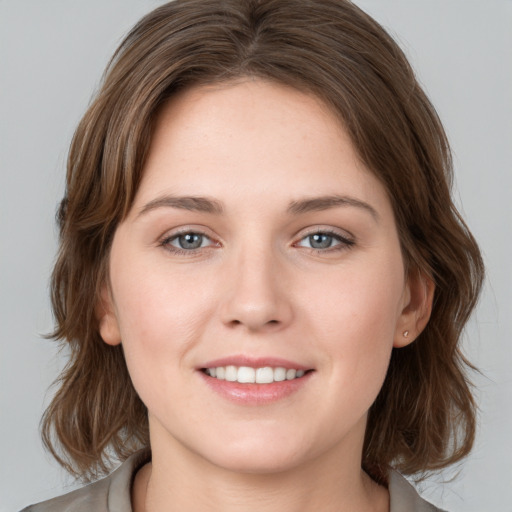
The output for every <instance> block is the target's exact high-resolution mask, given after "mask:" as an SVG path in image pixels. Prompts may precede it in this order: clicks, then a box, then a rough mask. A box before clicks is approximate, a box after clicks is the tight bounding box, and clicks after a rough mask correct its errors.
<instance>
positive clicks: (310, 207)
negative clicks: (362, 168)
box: [288, 195, 380, 222]
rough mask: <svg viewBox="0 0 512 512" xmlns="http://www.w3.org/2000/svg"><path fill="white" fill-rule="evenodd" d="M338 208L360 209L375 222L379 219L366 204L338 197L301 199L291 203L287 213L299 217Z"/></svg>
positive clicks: (375, 212)
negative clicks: (350, 207)
mask: <svg viewBox="0 0 512 512" xmlns="http://www.w3.org/2000/svg"><path fill="white" fill-rule="evenodd" d="M340 206H352V207H356V208H361V209H363V210H365V211H367V212H368V213H370V215H371V216H372V217H373V218H374V219H375V220H376V221H377V222H378V221H379V219H380V215H379V214H378V212H377V210H376V209H375V208H373V206H371V205H369V204H368V203H365V202H364V201H361V200H360V199H356V198H355V197H350V196H339V195H331V196H321V197H312V198H306V199H301V200H300V201H292V202H291V203H290V205H289V206H288V213H291V214H293V215H299V214H301V213H308V212H319V211H323V210H329V209H330V208H337V207H340Z"/></svg>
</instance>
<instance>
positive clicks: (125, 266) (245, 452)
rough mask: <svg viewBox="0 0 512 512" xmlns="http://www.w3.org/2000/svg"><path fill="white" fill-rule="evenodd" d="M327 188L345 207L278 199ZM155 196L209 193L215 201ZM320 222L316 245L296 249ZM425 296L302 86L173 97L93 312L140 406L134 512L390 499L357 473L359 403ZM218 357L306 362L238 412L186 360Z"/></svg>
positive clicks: (378, 503)
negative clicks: (144, 431)
mask: <svg viewBox="0 0 512 512" xmlns="http://www.w3.org/2000/svg"><path fill="white" fill-rule="evenodd" d="M333 195H337V196H342V197H344V198H349V201H348V202H347V201H345V203H343V204H341V205H340V204H338V205H336V206H333V205H331V207H328V208H327V207H325V208H323V209H321V210H318V211H317V210H315V211H311V210H308V211H303V212H300V213H297V212H289V211H288V210H289V206H290V203H292V202H293V201H301V200H304V199H311V198H318V197H325V196H329V197H332V196H333ZM169 196H172V197H177V196H195V197H196V196H200V197H204V198H208V199H209V200H215V201H217V202H218V203H219V204H220V205H221V207H222V213H218V212H217V213H214V212H205V211H194V210H190V209H187V208H183V207H180V208H178V207H173V206H170V205H169V200H168V199H166V200H164V201H162V198H165V197H167V198H168V197H169ZM364 205H366V206H364ZM324 206H325V205H324ZM178 231H179V232H180V233H181V234H183V231H184V232H188V233H199V234H202V235H203V238H202V242H201V244H202V246H201V247H199V248H198V249H194V250H189V249H186V250H184V249H181V252H176V249H179V242H180V239H179V238H177V232H178ZM331 232H334V233H335V234H334V235H332V234H330V233H331ZM319 233H320V234H321V233H327V235H325V236H326V237H327V238H325V237H324V238H323V240H324V241H327V242H328V243H329V244H331V245H330V247H326V248H316V249H315V248H313V247H312V239H311V238H309V237H310V236H311V235H314V234H319ZM329 236H332V238H329ZM181 240H182V239H181ZM313 245H314V244H313ZM187 251H188V252H187ZM432 291H433V287H432V285H431V283H430V282H429V281H428V280H427V279H426V278H424V277H422V276H415V277H409V276H406V275H405V271H404V263H403V260H402V254H401V251H400V243H399V239H398V234H397V229H396V225H395V220H394V217H393V211H392V207H391V203H390V200H389V198H388V195H387V193H386V190H385V189H384V187H383V186H382V185H381V183H380V182H379V181H378V179H377V178H376V177H375V176H374V175H373V174H371V173H370V172H369V171H368V170H367V169H366V168H365V167H364V166H363V165H362V163H361V162H360V160H359V158H358V156H357V154H356V152H355V150H354V147H353V145H352V143H351V141H350V139H349V137H348V136H347V134H346V132H345V130H344V129H343V127H342V126H341V124H340V123H339V121H338V120H337V119H336V118H335V117H334V116H333V114H332V113H331V112H329V110H328V109H327V108H326V107H325V106H324V105H323V104H322V103H321V102H320V101H319V100H318V99H317V98H315V97H313V96H310V95H306V94H304V93H301V92H299V91H296V90H294V89H290V88H287V87H284V86H281V85H276V84H272V83H268V82H264V81H259V80H247V81H241V82H237V83H231V84H222V85H218V86H215V87H213V86H209V87H200V88H195V89H191V90H187V91H185V92H183V93H181V94H180V95H179V96H176V97H174V98H172V99H171V100H170V102H169V103H167V104H166V105H165V106H164V107H163V108H162V110H161V112H160V115H159V117H158V119H157V123H156V128H155V132H154V136H153V139H152V144H151V147H150V151H149V156H148V159H147V162H146V164H145V168H144V174H143V179H142V183H141V185H140V188H139V190H138V193H137V195H136V198H135V201H134V204H133V207H132V209H131V212H130V213H129V215H128V216H127V218H126V219H125V220H124V221H123V222H122V223H121V224H120V225H119V226H118V228H117V231H116V233H115V236H114V240H113V244H112V249H111V255H110V281H109V283H106V284H105V287H104V290H103V294H102V296H103V301H102V304H101V305H100V308H99V309H100V314H99V316H100V333H101V335H102V337H103V339H104V341H105V342H106V343H109V344H111V345H116V344H119V343H122V344H123V348H124V352H125V355H126V361H127V365H128V370H129V372H130V375H131V377H132V380H133V384H134V386H135V388H136V390H137V392H138V393H139V395H140V397H141V399H142V400H143V402H144V403H145V404H146V406H147V408H148V412H149V425H150V437H151V446H152V450H153V459H152V462H151V464H148V465H147V466H145V467H144V468H143V469H142V470H141V471H139V473H138V475H137V478H136V481H135V485H134V490H133V503H134V509H135V510H136V511H139V510H147V511H164V510H165V511H171V510H180V511H181V510H212V511H213V510H215V511H224V512H226V511H231V510H241V509H243V510H244V511H251V510H258V511H259V512H261V511H262V510H263V511H271V510H279V511H280V512H283V511H285V512H286V511H294V512H298V511H313V510H315V511H317V510H322V511H327V512H328V511H339V510H358V511H362V512H364V511H370V510H372V511H373V510H379V511H386V510H389V497H388V493H387V490H386V489H385V488H383V487H380V486H378V485H377V484H375V483H373V482H372V481H371V480H370V478H369V477H368V476H367V475H366V474H365V473H364V472H363V471H362V470H361V452H362V446H363V438H364V432H365V426H366V417H367V411H368V409H369V407H370V406H371V404H372V402H373V401H374V400H375V398H376V396H377V394H378V392H379V390H380V388H381V386H382V383H383V380H384V377H385V374H386V370H387V367H388V363H389V358H390V354H391V350H392V348H393V346H395V347H400V346H403V345H405V344H408V343H410V342H411V341H413V340H414V338H415V337H416V336H417V334H418V333H419V332H420V331H421V330H422V329H423V327H424V326H425V324H426V322H427V321H428V316H429V312H430V303H431V300H432ZM406 330H407V331H409V335H408V336H407V337H404V335H403V333H404V331H406ZM232 355H247V356H251V357H264V356H266V357H271V356H272V357H280V358H284V359H287V360H290V361H294V362H297V363H300V364H301V365H304V366H306V367H307V368H310V369H312V370H314V371H313V372H311V374H310V375H309V377H308V380H307V382H306V383H305V384H304V385H302V386H301V387H300V388H299V389H298V390H297V391H296V392H295V393H292V394H291V395H290V396H288V397H286V398H284V399H281V400H278V401H277V402H272V403H269V404H262V405H256V406H255V405H250V406H248V405H245V404H240V403H235V402H233V401H230V400H227V399H226V398H224V397H222V396H219V395H218V394H217V393H215V392H214V391H212V390H211V389H210V388H209V386H207V385H206V384H205V378H204V376H203V375H202V374H201V372H200V371H199V370H198V368H200V367H202V366H204V365H205V363H206V362H208V361H212V360H214V359H218V358H221V357H226V356H232Z"/></svg>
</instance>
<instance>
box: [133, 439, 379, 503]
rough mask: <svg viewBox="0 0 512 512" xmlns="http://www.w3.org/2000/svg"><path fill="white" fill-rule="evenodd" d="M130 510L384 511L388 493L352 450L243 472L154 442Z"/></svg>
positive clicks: (174, 447) (183, 449) (179, 446)
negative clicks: (287, 465)
mask: <svg viewBox="0 0 512 512" xmlns="http://www.w3.org/2000/svg"><path fill="white" fill-rule="evenodd" d="M166 444H167V443H166ZM155 448H156V449H155ZM165 448H168V449H165ZM350 451H352V450H350ZM359 453H360V452H359ZM133 509H134V512H173V511H180V512H181V511H182V510H208V511H211V512H232V511H233V512H234V511H237V512H238V511H239V510H244V512H253V511H257V512H277V511H279V512H309V511H315V512H316V511H317V510H322V512H340V511H342V510H357V511H360V512H370V511H378V512H387V511H388V510H389V496H388V492H387V490H386V489H385V488H384V487H381V486H379V485H377V484H376V483H375V482H373V481H372V480H371V479H370V478H369V477H368V475H366V473H364V472H363V471H362V470H361V468H360V456H359V457H357V456H356V457H354V454H353V453H344V454H343V453H340V452H339V450H333V451H332V452H331V453H328V454H322V455H320V456H318V457H315V458H312V459H311V460H308V461H307V463H305V464H301V465H298V466H295V467H293V468H285V469H283V470H281V471H275V472H266V473H243V472H239V471H233V470H230V469H226V468H222V467H219V466H217V465H214V464H212V463H211V462H210V461H208V460H205V459H204V458H202V457H200V456H199V455H197V454H195V453H191V452H189V451H188V450H187V449H186V448H184V447H183V446H182V445H180V444H176V445H174V446H172V447H169V446H167V447H164V446H158V447H155V446H154V448H153V460H152V462H151V463H149V464H148V465H146V466H144V468H142V470H140V471H139V473H138V475H137V478H136V481H135V485H134V495H133Z"/></svg>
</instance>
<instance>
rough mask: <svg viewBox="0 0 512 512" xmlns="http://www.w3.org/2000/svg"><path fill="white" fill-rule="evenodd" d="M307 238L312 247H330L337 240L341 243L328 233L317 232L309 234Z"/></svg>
mask: <svg viewBox="0 0 512 512" xmlns="http://www.w3.org/2000/svg"><path fill="white" fill-rule="evenodd" d="M307 239H308V242H309V246H310V247H311V248H312V249H328V248H329V247H332V246H333V245H334V244H335V243H336V242H337V243H339V241H338V240H336V239H335V237H334V236H333V235H329V234H327V233H315V234H314V235H309V236H308V237H307Z"/></svg>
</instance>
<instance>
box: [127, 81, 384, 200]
mask: <svg viewBox="0 0 512 512" xmlns="http://www.w3.org/2000/svg"><path fill="white" fill-rule="evenodd" d="M334 186H336V187H338V189H339V190H337V192H339V193H340V194H346V193H350V194H351V195H355V196H357V197H359V198H360V199H361V200H364V201H367V200H368V199H370V197H369V196H371V195H375V192H376V191H377V192H378V194H377V195H380V196H382V192H383V191H382V190H381V189H382V187H381V186H380V184H379V183H378V181H377V180H376V178H375V177H374V176H373V175H372V173H370V172H369V171H368V170H367V169H366V168H365V166H364V165H363V164H362V163H361V160H360V158H359V156H358V154H357V152H356V150H355V148H354V146H353V144H352V142H351V140H350V137H349V136H348V134H347V132H346V130H345V129H344V127H343V125H342V123H341V122H340V121H339V119H338V117H337V116H336V115H335V114H334V113H333V112H332V111H331V110H330V109H329V108H328V107H327V106H326V105H325V104H324V103H323V102H322V101H321V100H320V99H318V98H317V97H316V96H314V95H312V94H307V93H304V92H301V91H298V90H296V89H294V88H291V87H288V86H285V85H280V84H276V83H273V82H267V81H262V80H246V81H238V82H235V83H227V84H218V85H213V86H202V87H195V88H191V89H188V90H185V91H182V92H180V93H179V94H178V95H176V96H174V97H173V98H171V99H170V100H169V101H168V102H167V103H166V104H165V105H164V106H163V107H162V109H161V110H160V112H159V114H158V116H157V118H156V123H155V128H154V132H153V137H152V141H151V145H150V150H149V153H148V157H147V160H146V163H145V167H144V172H143V179H142V183H141V186H140V189H139V192H138V194H137V197H136V206H137V205H138V206H140V204H142V203H144V202H147V201H150V200H152V199H154V198H155V195H157V194H162V193H167V194H180V195H181V194H186V195H212V194H213V195H215V196H216V197H219V198H220V199H222V198H223V197H224V196H226V195H227V194H228V193H229V192H230V191H232V192H233V191H234V190H235V189H236V193H237V195H238V197H239V198H242V197H243V198H255V197H262V198H263V197H264V196H265V194H266V193H268V192H269V191H272V194H273V197H274V199H275V200H279V199H280V197H281V196H282V198H283V200H285V199H286V201H289V200H290V199H292V200H293V199H294V198H295V197H294V196H301V197H302V196H304V195H305V194H306V193H308V194H310V195H328V194H331V193H333V187H334ZM379 187H380V188H379ZM380 199H382V197H381V198H380Z"/></svg>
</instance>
